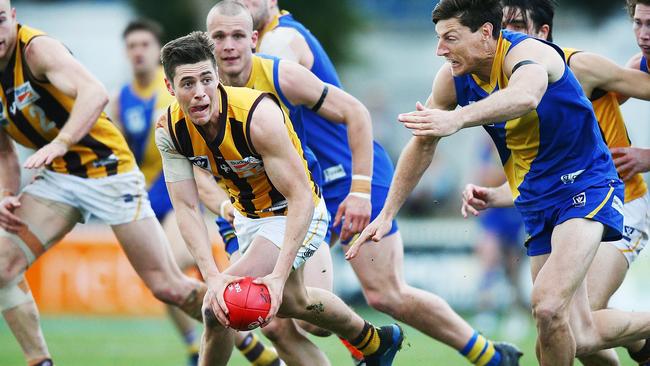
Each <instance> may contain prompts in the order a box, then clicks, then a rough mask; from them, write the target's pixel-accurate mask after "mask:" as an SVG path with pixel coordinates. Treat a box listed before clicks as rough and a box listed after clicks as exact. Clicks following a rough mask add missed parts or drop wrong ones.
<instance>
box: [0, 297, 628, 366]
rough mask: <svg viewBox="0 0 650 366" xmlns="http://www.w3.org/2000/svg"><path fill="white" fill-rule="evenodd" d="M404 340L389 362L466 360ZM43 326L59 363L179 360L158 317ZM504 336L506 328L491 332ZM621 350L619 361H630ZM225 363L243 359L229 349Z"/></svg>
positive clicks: (530, 361)
mask: <svg viewBox="0 0 650 366" xmlns="http://www.w3.org/2000/svg"><path fill="white" fill-rule="evenodd" d="M360 312H361V314H362V315H363V316H364V317H366V318H367V319H369V320H371V321H372V322H374V323H375V324H384V323H387V322H389V319H388V318H387V317H384V316H382V315H380V314H377V313H376V312H373V311H370V310H366V309H362V310H361V311H360ZM526 326H528V329H529V331H528V332H527V335H526V336H525V337H524V338H523V340H521V341H519V342H516V343H518V345H519V346H520V347H521V348H522V350H524V352H525V353H526V354H525V356H524V358H523V359H522V360H523V361H522V363H521V364H522V365H535V364H536V362H535V359H534V355H533V345H534V333H533V328H532V325H530V324H529V325H526ZM405 329H406V334H407V342H405V345H404V347H403V349H402V351H401V352H400V353H399V354H398V355H397V359H396V361H395V363H394V364H395V365H404V366H407V365H408V366H410V365H427V366H429V365H441V366H452V365H460V366H462V365H467V363H466V362H465V361H464V360H463V359H462V358H461V357H460V356H459V355H458V353H457V352H456V351H454V350H451V349H450V348H448V347H445V346H442V345H441V344H440V343H439V342H434V341H432V340H431V339H429V338H427V337H425V336H423V335H422V334H420V333H419V332H417V331H415V330H413V329H412V328H409V327H405ZM43 330H44V332H45V335H46V338H47V340H48V342H49V345H50V351H51V352H52V354H53V355H54V356H55V361H56V362H57V364H58V365H63V366H77V365H79V366H81V365H84V366H87V365H93V366H108V365H111V366H113V365H115V366H118V365H119V366H130V365H134V366H135V365H138V366H143V365H156V366H181V365H184V349H183V347H182V346H181V342H180V341H179V338H178V336H177V335H176V334H175V332H174V329H173V327H172V326H171V324H170V323H169V322H167V321H166V320H164V319H161V318H106V317H104V318H100V317H78V316H74V317H73V316H59V317H53V316H45V317H44V318H43ZM497 336H498V337H499V338H501V339H506V340H507V339H508V338H509V337H508V336H507V335H506V334H499V335H497ZM316 342H317V344H318V345H319V346H320V347H321V348H322V349H323V350H324V351H325V352H326V353H327V355H328V357H329V358H330V360H331V361H332V365H335V366H346V365H351V362H350V360H349V357H348V355H347V351H345V350H344V349H343V347H342V346H341V345H340V344H339V342H338V340H337V339H336V338H335V337H329V338H326V339H317V340H316ZM620 354H621V355H622V360H623V362H622V365H624V366H632V365H634V364H633V363H632V362H630V361H629V358H627V357H625V356H623V353H620ZM23 362H24V361H23V358H22V354H21V352H20V351H19V348H18V344H17V343H16V341H15V340H14V339H13V337H12V336H11V333H10V332H9V330H8V328H7V326H6V325H5V324H4V322H0V365H2V366H14V365H16V366H19V365H22V364H23ZM230 364H231V365H236V366H244V365H247V363H245V362H244V360H243V358H242V357H241V356H240V355H239V354H238V353H237V352H234V353H233V358H232V360H231V363H230Z"/></svg>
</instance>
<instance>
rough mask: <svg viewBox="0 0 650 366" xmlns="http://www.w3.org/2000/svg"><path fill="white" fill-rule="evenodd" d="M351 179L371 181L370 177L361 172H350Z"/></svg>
mask: <svg viewBox="0 0 650 366" xmlns="http://www.w3.org/2000/svg"><path fill="white" fill-rule="evenodd" d="M352 180H365V181H367V182H372V177H369V176H367V175H363V174H352Z"/></svg>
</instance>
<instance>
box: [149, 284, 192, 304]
mask: <svg viewBox="0 0 650 366" xmlns="http://www.w3.org/2000/svg"><path fill="white" fill-rule="evenodd" d="M149 289H150V290H151V293H152V294H153V296H154V297H155V298H156V299H158V300H160V301H162V302H164V303H165V304H169V305H176V306H180V305H182V304H183V300H184V299H183V297H182V296H181V295H180V293H179V291H176V290H174V289H173V288H172V287H171V286H170V285H168V284H165V283H155V284H152V285H150V287H149Z"/></svg>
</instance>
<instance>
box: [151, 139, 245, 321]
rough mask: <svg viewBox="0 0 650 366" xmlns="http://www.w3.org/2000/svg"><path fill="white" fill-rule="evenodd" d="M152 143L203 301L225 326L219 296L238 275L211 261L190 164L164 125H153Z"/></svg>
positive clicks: (225, 312) (220, 296) (210, 251)
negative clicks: (198, 276) (202, 281)
mask: <svg viewBox="0 0 650 366" xmlns="http://www.w3.org/2000/svg"><path fill="white" fill-rule="evenodd" d="M156 145H157V146H158V149H159V150H160V154H161V156H162V161H163V169H164V172H165V180H166V182H167V190H168V191H169V197H170V199H171V201H172V205H173V206H174V211H175V213H176V222H177V223H178V228H179V230H180V232H181V235H182V237H183V240H184V241H185V243H186V244H187V247H188V249H189V251H190V253H192V257H194V260H195V262H196V265H197V266H198V267H199V271H200V272H201V275H202V276H203V278H204V279H205V282H206V284H207V285H208V295H206V298H207V299H208V304H207V305H209V307H210V308H211V309H212V312H213V313H214V314H215V315H216V317H217V319H218V320H219V322H220V323H221V324H223V325H224V326H228V324H229V323H228V317H227V314H228V308H227V307H226V304H225V302H224V300H223V291H224V290H225V288H226V286H228V284H229V283H231V282H234V281H237V280H238V278H236V277H232V276H227V275H225V274H222V273H220V272H219V269H218V268H217V264H216V263H215V261H214V257H213V256H212V246H211V244H210V239H209V237H208V229H207V227H206V226H205V221H204V220H203V215H202V214H201V210H200V207H199V206H200V202H199V194H198V191H197V188H196V183H195V182H194V175H193V171H192V164H191V163H190V162H189V161H188V160H187V158H185V157H184V156H183V155H181V154H180V153H179V152H178V151H176V149H175V148H174V146H173V143H172V142H171V138H170V137H169V132H168V131H167V130H166V128H165V127H158V128H157V129H156Z"/></svg>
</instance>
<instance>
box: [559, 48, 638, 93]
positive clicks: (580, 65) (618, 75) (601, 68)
mask: <svg viewBox="0 0 650 366" xmlns="http://www.w3.org/2000/svg"><path fill="white" fill-rule="evenodd" d="M571 70H572V71H573V73H574V74H575V76H576V77H577V78H578V81H579V82H580V85H582V89H583V90H584V92H585V94H586V95H587V96H591V94H592V92H593V90H594V89H596V88H599V89H603V90H606V91H610V92H615V93H618V94H620V95H625V96H628V97H632V98H638V99H645V100H648V99H650V74H648V73H645V72H643V71H640V70H639V69H638V67H637V68H636V69H631V68H625V67H621V66H619V65H617V64H616V63H614V62H613V61H611V60H610V59H608V58H607V57H603V56H600V55H597V54H594V53H589V52H579V53H576V54H575V55H573V56H572V57H571Z"/></svg>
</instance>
